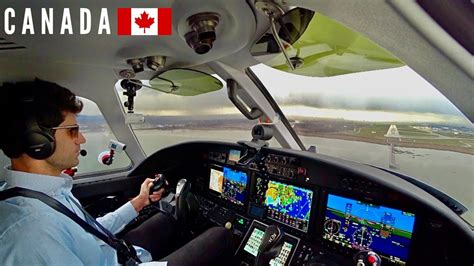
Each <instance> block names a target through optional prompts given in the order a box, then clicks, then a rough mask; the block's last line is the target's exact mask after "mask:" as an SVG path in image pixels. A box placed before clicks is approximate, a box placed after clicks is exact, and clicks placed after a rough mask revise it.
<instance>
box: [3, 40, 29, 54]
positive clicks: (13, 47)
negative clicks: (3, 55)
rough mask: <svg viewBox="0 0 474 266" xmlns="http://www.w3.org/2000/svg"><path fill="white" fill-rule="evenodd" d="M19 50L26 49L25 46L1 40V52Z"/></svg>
mask: <svg viewBox="0 0 474 266" xmlns="http://www.w3.org/2000/svg"><path fill="white" fill-rule="evenodd" d="M17 49H26V47H25V46H21V45H18V44H16V43H14V42H10V41H8V40H6V39H5V38H0V52H1V51H5V50H17Z"/></svg>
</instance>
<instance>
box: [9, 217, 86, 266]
mask: <svg viewBox="0 0 474 266" xmlns="http://www.w3.org/2000/svg"><path fill="white" fill-rule="evenodd" d="M28 224H29V225H32V226H28V227H26V226H24V227H21V229H23V230H16V229H17V228H19V227H17V228H12V229H10V230H9V232H8V234H7V235H4V236H3V237H2V239H1V242H2V252H0V254H3V255H2V258H1V259H0V264H2V265H53V266H54V265H58V266H59V265H68V266H75V265H84V263H83V261H82V260H81V259H80V258H79V257H77V255H76V254H75V253H74V251H73V247H72V245H71V244H70V243H68V242H67V241H65V239H64V238H63V236H64V235H61V234H59V233H55V232H56V231H57V229H56V231H55V230H54V229H55V228H50V227H52V226H48V225H47V224H42V225H41V226H40V225H36V226H35V224H34V223H28Z"/></svg>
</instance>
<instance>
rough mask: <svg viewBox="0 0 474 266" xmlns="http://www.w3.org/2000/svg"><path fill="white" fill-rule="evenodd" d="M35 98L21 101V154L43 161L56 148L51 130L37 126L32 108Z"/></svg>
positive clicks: (33, 108)
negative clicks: (22, 126) (22, 121)
mask: <svg viewBox="0 0 474 266" xmlns="http://www.w3.org/2000/svg"><path fill="white" fill-rule="evenodd" d="M34 101H35V98H34V96H32V95H31V94H30V96H28V97H25V98H23V99H21V101H20V102H21V105H22V107H23V111H24V112H23V113H24V117H23V118H24V119H25V131H24V132H23V134H22V136H21V139H22V145H21V146H22V152H24V153H26V154H28V156H30V157H31V158H34V159H37V160H43V159H46V158H48V157H49V156H51V155H52V154H53V153H54V149H55V148H56V145H55V139H54V134H53V132H52V130H51V129H48V128H45V127H42V126H40V125H39V124H38V121H37V117H36V112H37V111H38V110H36V108H35V106H34Z"/></svg>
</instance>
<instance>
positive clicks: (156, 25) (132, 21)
mask: <svg viewBox="0 0 474 266" xmlns="http://www.w3.org/2000/svg"><path fill="white" fill-rule="evenodd" d="M171 17H172V11H171V8H119V9H117V25H118V30H117V33H118V35H171V24H172V18H171Z"/></svg>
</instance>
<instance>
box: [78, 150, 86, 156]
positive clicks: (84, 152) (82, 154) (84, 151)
mask: <svg viewBox="0 0 474 266" xmlns="http://www.w3.org/2000/svg"><path fill="white" fill-rule="evenodd" d="M79 153H80V154H81V156H82V157H84V156H86V155H87V151H86V150H84V149H82V150H81V151H80V152H79Z"/></svg>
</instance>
